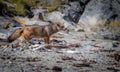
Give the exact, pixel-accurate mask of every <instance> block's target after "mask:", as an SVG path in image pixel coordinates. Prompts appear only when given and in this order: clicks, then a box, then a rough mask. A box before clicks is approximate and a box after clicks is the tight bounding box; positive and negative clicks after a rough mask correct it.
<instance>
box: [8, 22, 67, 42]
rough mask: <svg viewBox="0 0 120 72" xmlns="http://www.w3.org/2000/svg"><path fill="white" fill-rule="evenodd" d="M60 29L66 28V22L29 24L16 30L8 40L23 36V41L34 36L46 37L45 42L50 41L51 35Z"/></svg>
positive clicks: (11, 40)
mask: <svg viewBox="0 0 120 72" xmlns="http://www.w3.org/2000/svg"><path fill="white" fill-rule="evenodd" d="M60 30H65V27H64V24H60V23H52V24H48V25H42V26H41V25H28V26H25V27H22V28H21V29H18V30H15V31H14V32H13V33H12V34H11V35H10V36H9V37H8V42H13V41H14V40H16V39H17V38H19V37H22V40H23V42H27V41H29V40H31V39H32V38H44V40H45V43H47V44H49V43H50V36H51V35H52V34H54V33H56V32H58V31H60Z"/></svg>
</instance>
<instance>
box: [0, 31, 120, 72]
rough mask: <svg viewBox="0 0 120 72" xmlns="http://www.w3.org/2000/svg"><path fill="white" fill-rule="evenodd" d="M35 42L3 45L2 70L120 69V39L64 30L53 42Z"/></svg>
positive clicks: (81, 71)
mask: <svg viewBox="0 0 120 72" xmlns="http://www.w3.org/2000/svg"><path fill="white" fill-rule="evenodd" d="M31 42H32V43H31V45H30V46H28V47H24V46H18V47H16V46H15V42H13V43H12V44H9V45H8V44H5V43H4V45H3V44H1V46H0V72H120V55H119V54H120V41H113V40H106V39H98V38H96V37H94V36H93V35H91V34H89V33H86V32H74V31H70V32H69V33H65V32H63V31H61V32H58V33H57V34H55V35H53V36H52V37H51V44H50V45H46V44H44V41H43V40H41V39H39V40H38V39H32V40H31ZM0 43H3V42H2V41H1V42H0Z"/></svg>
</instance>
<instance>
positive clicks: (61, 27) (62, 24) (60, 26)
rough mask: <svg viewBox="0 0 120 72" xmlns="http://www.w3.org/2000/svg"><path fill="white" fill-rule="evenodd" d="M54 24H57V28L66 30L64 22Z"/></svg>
mask: <svg viewBox="0 0 120 72" xmlns="http://www.w3.org/2000/svg"><path fill="white" fill-rule="evenodd" d="M56 24H57V27H58V28H59V30H66V27H65V26H64V23H56Z"/></svg>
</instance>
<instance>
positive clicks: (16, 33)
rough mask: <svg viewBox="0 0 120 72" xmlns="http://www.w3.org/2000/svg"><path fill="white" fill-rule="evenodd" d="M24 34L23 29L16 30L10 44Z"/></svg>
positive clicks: (9, 40)
mask: <svg viewBox="0 0 120 72" xmlns="http://www.w3.org/2000/svg"><path fill="white" fill-rule="evenodd" d="M22 33H23V28H21V29H17V30H15V31H14V32H13V33H12V34H11V35H10V36H9V37H8V42H9V43H11V42H13V41H14V40H16V39H17V38H19V37H20V36H21V34H22Z"/></svg>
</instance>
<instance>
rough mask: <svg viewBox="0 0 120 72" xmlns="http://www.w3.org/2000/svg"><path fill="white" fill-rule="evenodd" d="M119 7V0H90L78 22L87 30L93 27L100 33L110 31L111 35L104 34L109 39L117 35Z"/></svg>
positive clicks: (118, 33)
mask: <svg viewBox="0 0 120 72" xmlns="http://www.w3.org/2000/svg"><path fill="white" fill-rule="evenodd" d="M119 7H120V3H119V0H90V2H89V3H88V4H87V6H86V7H85V11H84V13H83V14H82V16H81V18H80V20H79V24H82V25H83V26H84V29H86V30H87V31H89V32H90V31H92V30H93V29H94V30H95V31H96V32H100V33H108V32H110V33H111V35H106V36H107V37H109V38H110V39H111V38H113V37H119V36H120V27H119V26H120V23H119V22H120V14H119V12H120V8H119ZM95 28H96V29H95ZM111 36H112V37H111ZM115 39H116V38H115Z"/></svg>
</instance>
